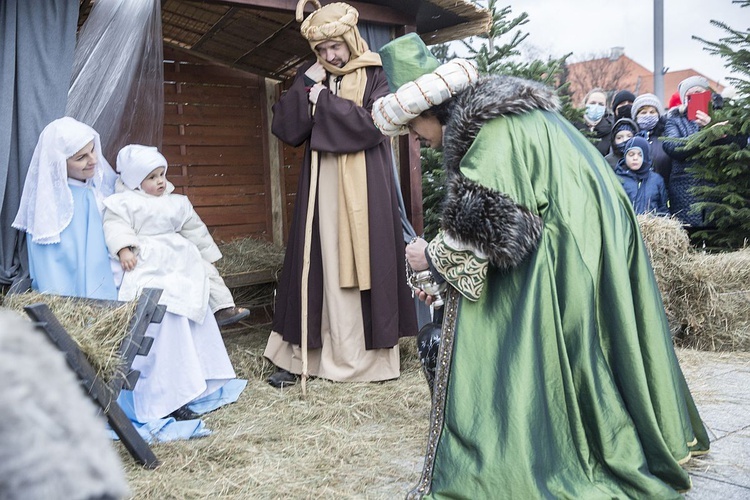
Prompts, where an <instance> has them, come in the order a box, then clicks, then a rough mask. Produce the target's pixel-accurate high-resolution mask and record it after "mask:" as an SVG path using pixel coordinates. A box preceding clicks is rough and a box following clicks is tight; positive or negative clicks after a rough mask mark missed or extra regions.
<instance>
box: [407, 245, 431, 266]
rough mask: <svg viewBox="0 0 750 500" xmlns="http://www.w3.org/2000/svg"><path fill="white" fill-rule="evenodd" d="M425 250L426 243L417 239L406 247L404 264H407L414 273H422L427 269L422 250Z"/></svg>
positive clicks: (425, 258)
mask: <svg viewBox="0 0 750 500" xmlns="http://www.w3.org/2000/svg"><path fill="white" fill-rule="evenodd" d="M425 248H427V241H425V240H424V239H422V238H417V239H415V240H414V241H413V242H411V243H409V244H408V245H406V262H408V263H409V265H410V266H411V268H412V269H414V270H415V271H423V270H425V269H427V268H428V267H429V265H428V264H427V257H425V255H424V250H425Z"/></svg>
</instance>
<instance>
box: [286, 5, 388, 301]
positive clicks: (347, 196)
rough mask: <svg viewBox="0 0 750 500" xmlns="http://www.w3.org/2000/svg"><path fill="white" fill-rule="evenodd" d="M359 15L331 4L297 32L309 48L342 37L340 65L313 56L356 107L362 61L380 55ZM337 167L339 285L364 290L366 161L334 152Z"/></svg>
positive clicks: (369, 62)
mask: <svg viewBox="0 0 750 500" xmlns="http://www.w3.org/2000/svg"><path fill="white" fill-rule="evenodd" d="M358 16H359V14H358V13H357V11H356V9H354V8H353V7H351V6H350V5H347V4H345V3H332V4H328V5H326V6H324V7H323V8H321V9H318V10H316V11H315V12H313V13H312V14H310V15H309V16H308V17H307V19H305V21H304V22H303V23H302V26H301V27H300V31H301V32H302V36H304V37H305V38H306V39H307V40H308V41H309V42H310V47H312V49H313V51H315V47H316V46H317V45H318V44H319V43H321V42H323V41H326V40H336V41H343V42H345V43H346V44H347V46H348V47H349V52H350V53H351V57H350V58H349V62H347V63H346V65H344V67H343V68H339V67H337V66H333V65H331V64H329V63H328V62H326V61H324V60H322V59H321V58H318V61H319V62H320V63H321V64H322V65H323V66H324V67H325V68H326V70H327V71H328V72H329V73H330V74H332V75H336V76H342V77H343V78H342V79H341V88H340V90H339V92H338V95H339V96H340V97H343V98H344V99H349V100H350V101H353V102H354V103H355V104H356V105H357V106H362V104H363V101H364V93H365V86H366V85H367V72H366V68H367V67H368V66H381V65H382V64H381V62H380V56H379V55H378V54H376V53H374V52H371V51H370V50H369V48H368V47H367V43H366V42H365V41H364V40H363V39H362V37H361V36H360V34H359V30H358V29H357V26H356V23H357V18H358ZM337 156H338V157H337V162H338V170H339V210H338V212H339V223H338V226H339V285H340V286H341V287H342V288H355V287H358V288H359V289H360V290H369V289H370V286H371V281H370V231H369V215H368V208H367V165H366V163H365V152H364V151H359V152H356V153H349V154H341V155H337Z"/></svg>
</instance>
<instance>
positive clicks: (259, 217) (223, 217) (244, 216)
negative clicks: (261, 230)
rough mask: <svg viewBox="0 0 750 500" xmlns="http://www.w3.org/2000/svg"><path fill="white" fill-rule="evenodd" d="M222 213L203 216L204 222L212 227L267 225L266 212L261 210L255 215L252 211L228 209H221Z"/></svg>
mask: <svg viewBox="0 0 750 500" xmlns="http://www.w3.org/2000/svg"><path fill="white" fill-rule="evenodd" d="M221 208H223V211H222V212H221V213H217V214H212V215H203V214H201V216H200V217H201V219H202V220H203V222H204V223H205V224H206V225H208V226H211V227H216V226H236V225H241V224H265V223H266V213H265V210H259V211H257V212H255V213H253V211H251V210H240V211H229V210H227V207H221Z"/></svg>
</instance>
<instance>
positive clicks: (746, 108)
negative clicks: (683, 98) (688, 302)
mask: <svg viewBox="0 0 750 500" xmlns="http://www.w3.org/2000/svg"><path fill="white" fill-rule="evenodd" d="M733 3H736V4H739V5H740V6H741V7H743V8H745V7H749V6H750V0H734V2H733ZM711 24H712V25H714V26H717V27H719V28H721V29H722V30H723V31H724V32H725V33H726V36H725V37H723V38H721V39H719V41H716V42H714V41H708V40H704V39H702V38H699V37H693V38H695V39H697V40H700V41H701V42H702V43H704V44H705V45H706V47H705V50H707V51H708V52H710V53H712V54H715V55H718V56H720V57H722V58H724V59H725V60H726V64H725V66H726V67H727V68H729V69H730V70H731V71H732V72H733V73H734V74H735V75H736V76H733V77H729V78H728V79H727V80H728V81H729V82H730V84H731V85H732V86H733V87H734V88H735V89H736V91H737V93H736V96H735V97H733V98H729V99H726V100H725V101H724V104H723V107H722V108H721V109H714V110H713V113H712V117H711V118H712V122H714V123H715V125H714V126H709V127H707V128H705V129H703V130H702V131H701V132H700V133H698V134H695V136H694V137H692V138H691V139H690V140H689V141H688V142H687V144H686V147H687V148H698V149H699V152H698V153H696V154H695V155H694V156H693V159H694V160H695V164H694V166H693V167H692V173H693V174H694V175H695V176H696V177H697V178H699V179H701V180H703V181H704V183H703V184H704V185H702V186H698V187H695V188H693V189H694V191H693V192H694V194H695V195H697V196H698V197H699V198H700V199H701V200H703V201H701V202H699V203H696V204H695V205H694V206H693V207H692V209H693V210H695V211H701V210H704V209H708V222H709V223H710V224H711V226H712V227H711V228H710V229H705V230H702V231H697V232H696V233H694V234H693V241H694V242H695V241H701V242H705V243H706V245H707V246H709V247H716V248H719V249H735V248H741V247H744V246H747V245H748V243H750V241H749V240H750V147H748V136H750V29H748V30H745V31H739V30H735V29H732V28H730V27H729V26H728V25H726V24H724V23H722V22H720V21H715V20H712V21H711Z"/></svg>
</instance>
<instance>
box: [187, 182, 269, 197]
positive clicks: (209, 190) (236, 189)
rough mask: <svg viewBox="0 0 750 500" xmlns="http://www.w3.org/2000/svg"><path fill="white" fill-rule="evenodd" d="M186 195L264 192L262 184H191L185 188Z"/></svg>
mask: <svg viewBox="0 0 750 500" xmlns="http://www.w3.org/2000/svg"><path fill="white" fill-rule="evenodd" d="M186 192H187V193H188V195H190V196H192V195H197V196H201V195H217V196H218V195H248V194H262V193H265V186H263V185H255V186H253V185H238V186H235V185H228V186H192V187H190V188H188V189H187V190H186Z"/></svg>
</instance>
